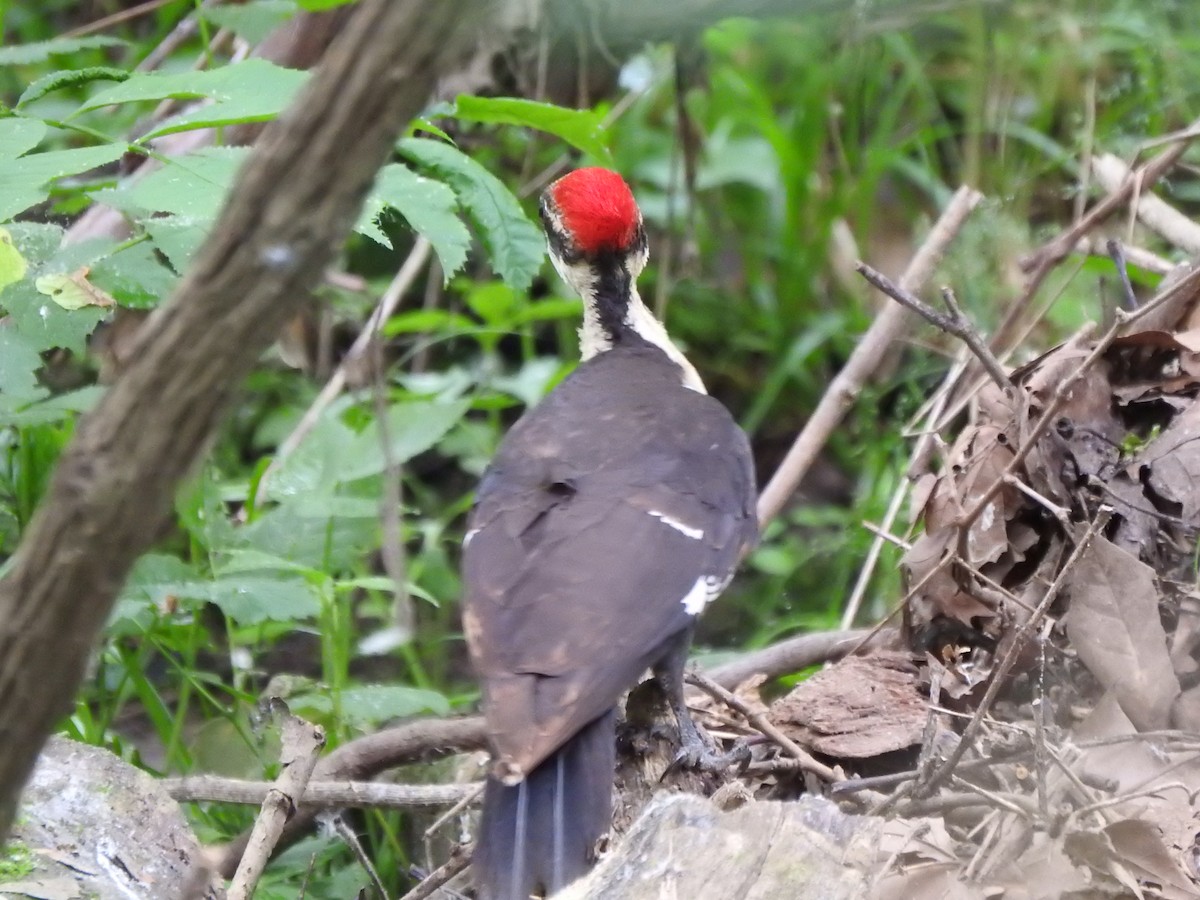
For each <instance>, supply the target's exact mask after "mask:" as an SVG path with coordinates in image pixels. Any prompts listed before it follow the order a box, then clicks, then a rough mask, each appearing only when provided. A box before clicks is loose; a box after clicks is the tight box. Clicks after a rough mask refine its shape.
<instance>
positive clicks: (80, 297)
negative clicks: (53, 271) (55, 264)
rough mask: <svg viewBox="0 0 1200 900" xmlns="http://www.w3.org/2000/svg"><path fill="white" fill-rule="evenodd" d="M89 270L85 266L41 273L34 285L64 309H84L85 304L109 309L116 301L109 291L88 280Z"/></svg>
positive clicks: (40, 292)
mask: <svg viewBox="0 0 1200 900" xmlns="http://www.w3.org/2000/svg"><path fill="white" fill-rule="evenodd" d="M89 271H90V270H89V269H88V268H87V267H86V266H85V267H83V268H81V269H76V270H75V271H74V272H69V273H64V274H59V275H41V276H39V277H38V278H36V279H35V280H34V282H33V286H34V288H36V289H37V292H38V293H39V294H45V295H46V296H47V297H49V298H50V299H51V300H53V301H54V302H55V303H57V304H58V305H59V306H61V307H62V308H63V309H83V308H84V307H85V306H99V307H101V308H104V309H107V308H109V307H112V306H115V305H116V301H115V300H113V298H112V297H111V296H109V294H108V292H106V291H105V290H103V289H102V288H98V287H96V286H95V285H94V284H92V283H91V282H90V281H88V272H89Z"/></svg>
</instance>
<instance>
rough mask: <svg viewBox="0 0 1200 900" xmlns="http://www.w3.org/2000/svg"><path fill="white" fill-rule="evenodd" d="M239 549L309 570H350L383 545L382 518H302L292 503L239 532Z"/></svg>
mask: <svg viewBox="0 0 1200 900" xmlns="http://www.w3.org/2000/svg"><path fill="white" fill-rule="evenodd" d="M234 537H235V540H236V546H237V547H246V548H250V549H253V550H258V551H260V552H262V553H268V554H271V555H273V556H279V557H282V558H284V559H290V560H292V561H293V562H295V563H297V564H298V565H301V566H304V567H305V568H308V569H320V570H321V571H324V572H329V573H336V572H339V571H345V570H349V569H350V568H351V567H353V566H354V565H356V564H357V563H359V562H360V561H361V557H362V554H363V553H365V552H367V550H369V549H370V548H371V547H373V546H375V545H377V544H378V542H379V523H378V517H374V518H371V519H363V518H332V519H331V518H328V517H308V516H301V515H298V514H297V512H296V509H295V508H294V507H293V505H292V504H291V503H285V504H284V505H281V506H278V507H276V508H274V509H271V510H269V511H268V512H266V513H263V514H262V515H261V516H259V517H258V518H257V519H255V520H254V521H253V522H252V523H250V524H249V525H245V526H243V527H241V528H239V529H238V530H237V533H236V534H235V536H234Z"/></svg>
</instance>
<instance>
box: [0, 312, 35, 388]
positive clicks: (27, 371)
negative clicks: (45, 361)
mask: <svg viewBox="0 0 1200 900" xmlns="http://www.w3.org/2000/svg"><path fill="white" fill-rule="evenodd" d="M41 367H42V358H41V357H40V356H39V355H38V351H37V348H36V347H35V346H33V345H32V344H31V343H30V341H29V339H28V338H26V337H25V335H23V334H20V333H19V332H17V331H16V330H14V329H13V328H11V327H8V328H5V327H3V326H0V394H6V395H8V396H9V397H10V398H15V399H18V400H36V399H39V398H41V397H44V396H45V395H46V389H45V388H43V387H39V386H38V383H37V370H38V369H40V368H41Z"/></svg>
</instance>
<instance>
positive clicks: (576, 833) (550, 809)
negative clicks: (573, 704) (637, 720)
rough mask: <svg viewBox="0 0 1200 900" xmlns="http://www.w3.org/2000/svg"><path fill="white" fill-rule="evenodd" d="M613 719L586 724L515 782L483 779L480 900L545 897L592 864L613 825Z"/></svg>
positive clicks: (477, 858)
mask: <svg viewBox="0 0 1200 900" xmlns="http://www.w3.org/2000/svg"><path fill="white" fill-rule="evenodd" d="M616 716H617V714H616V710H612V711H610V712H607V713H605V714H604V715H602V716H601V717H600V718H598V719H596V720H595V721H593V722H591V723H590V724H589V725H587V726H585V727H584V728H583V729H582V730H581V731H580V732H579V733H578V734H576V735H575V736H574V737H573V738H571V739H570V740H569V741H567V743H565V744H564V745H563V746H562V747H561V748H559V750H558V751H557V752H555V753H554V755H552V756H551V757H550V758H548V759H547V760H546V761H545V762H543V763H542V764H541V765H540V766H538V767H537V768H536V769H534V770H533V771H532V772H530V773H529V774H528V775H527V776H526V777H525V780H524V781H522V782H521V783H520V784H517V785H514V786H512V787H507V786H506V785H504V784H501V783H500V782H499V781H497V780H496V779H494V778H488V780H487V787H486V788H485V789H484V794H483V815H482V817H481V818H480V822H479V839H478V841H477V842H476V844H475V855H474V858H473V859H472V863H471V868H472V870H473V872H474V879H475V885H476V896H477V897H478V898H479V900H529V898H530V897H542V896H549V895H550V894H551V893H553V892H554V891H557V890H558V889H559V888H562V887H564V886H566V885H567V884H570V883H571V882H572V881H574V880H575V879H576V878H578V877H579V876H580V875H582V874H584V873H585V872H586V871H587V870H588V869H589V868H591V865H592V862H593V861H594V855H595V847H596V842H597V841H598V840H599V839H600V838H601V837H602V836H603V835H604V834H605V833H606V832H607V831H608V829H609V826H610V824H611V823H612V792H613V768H614V765H615V763H616V758H615V754H616V751H615V748H614V739H615V731H616Z"/></svg>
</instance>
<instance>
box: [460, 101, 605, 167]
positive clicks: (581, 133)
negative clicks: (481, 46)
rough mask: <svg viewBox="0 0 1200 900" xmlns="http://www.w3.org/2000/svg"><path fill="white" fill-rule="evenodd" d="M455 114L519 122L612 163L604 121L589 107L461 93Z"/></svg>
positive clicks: (471, 118) (479, 119) (474, 119)
mask: <svg viewBox="0 0 1200 900" xmlns="http://www.w3.org/2000/svg"><path fill="white" fill-rule="evenodd" d="M454 115H455V116H457V117H458V118H460V119H465V120H467V121H469V122H487V123H495V124H497V125H521V126H524V127H526V128H536V129H537V130H538V131H544V132H546V133H547V134H552V135H554V136H555V137H557V138H561V139H562V140H564V141H566V142H567V143H568V144H570V145H571V146H572V147H577V148H578V149H580V150H582V151H583V152H584V153H590V154H591V155H592V156H594V157H596V159H598V160H600V162H602V163H604V164H605V165H611V164H612V154H611V153H610V152H609V149H608V144H607V140H608V136H607V134H606V133H605V129H604V120H603V118H602V117H601V116H600V114H599V113H598V112H595V111H593V110H590V109H567V108H566V107H563V106H555V105H554V104H552V103H538V102H537V101H536V100H522V99H518V98H515V97H472V96H470V95H468V94H462V95H460V96H459V97H458V99H457V100H456V101H455V104H454Z"/></svg>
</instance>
